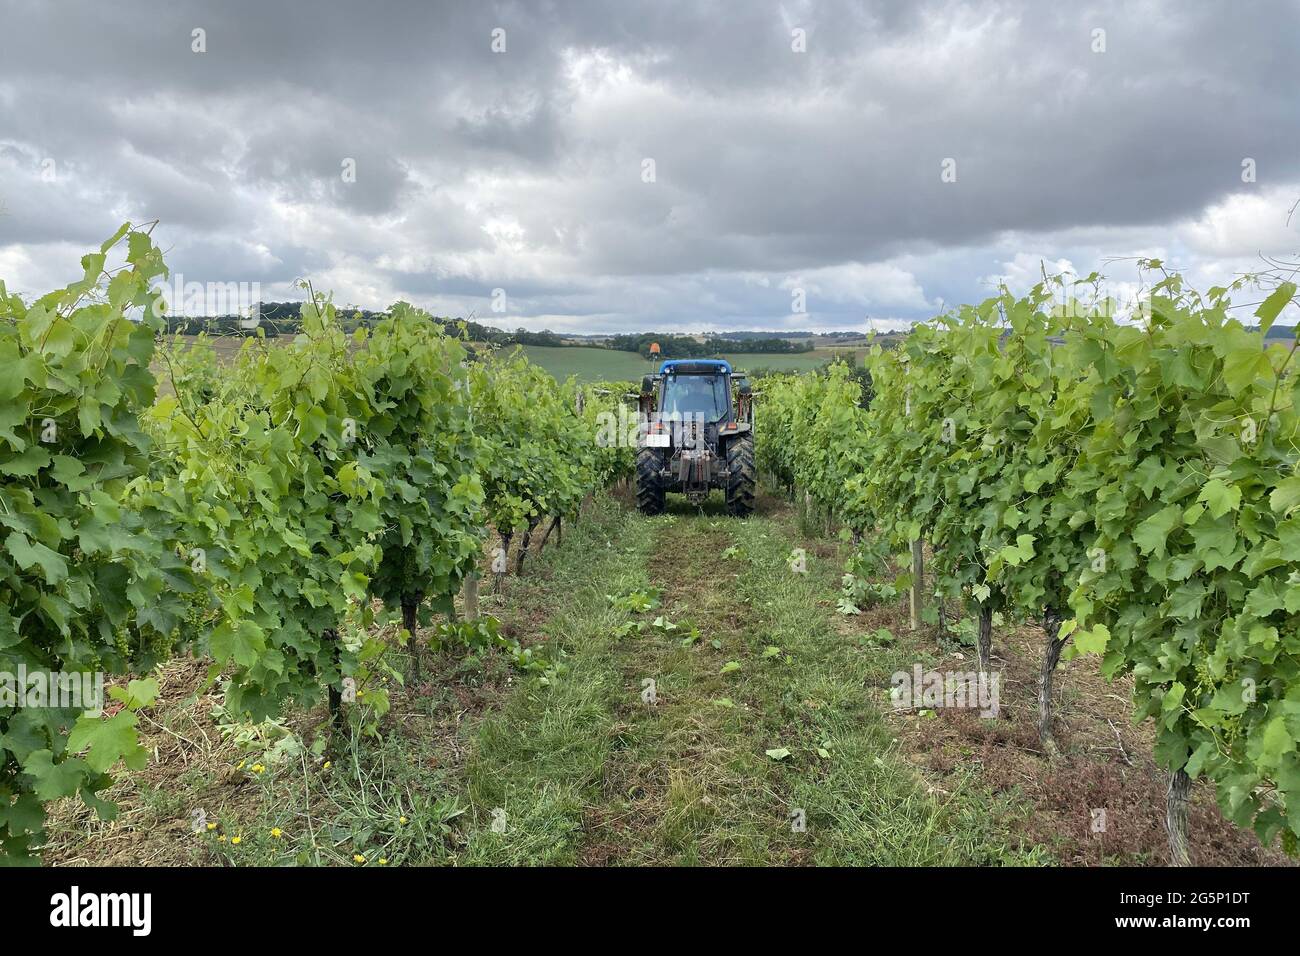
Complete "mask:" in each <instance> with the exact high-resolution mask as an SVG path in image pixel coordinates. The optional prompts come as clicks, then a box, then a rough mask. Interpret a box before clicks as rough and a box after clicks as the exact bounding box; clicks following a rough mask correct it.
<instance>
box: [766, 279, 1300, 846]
mask: <svg viewBox="0 0 1300 956" xmlns="http://www.w3.org/2000/svg"><path fill="white" fill-rule="evenodd" d="M1145 266H1146V267H1147V268H1149V269H1151V270H1154V272H1155V273H1156V277H1157V279H1158V281H1156V282H1155V283H1154V285H1153V286H1152V287H1151V289H1150V291H1149V293H1148V294H1147V295H1146V296H1145V297H1144V299H1143V301H1142V303H1141V307H1140V308H1139V310H1138V313H1137V316H1136V319H1135V320H1130V321H1119V320H1117V319H1116V317H1115V314H1116V310H1115V304H1114V303H1113V302H1111V301H1110V300H1107V299H1104V298H1102V297H1101V296H1100V295H1099V294H1098V292H1097V289H1098V288H1099V283H1100V277H1098V276H1090V277H1088V279H1086V280H1078V281H1074V282H1070V281H1066V280H1065V279H1062V278H1060V277H1056V278H1052V279H1045V280H1044V281H1043V282H1042V283H1040V284H1039V285H1038V286H1036V287H1035V288H1034V289H1033V290H1032V291H1031V292H1029V293H1028V294H1027V295H1026V296H1024V297H1019V298H1017V297H1015V296H1013V295H1011V294H1010V293H1009V292H1007V291H1006V290H1005V289H1004V290H1002V292H1001V293H1000V294H999V295H997V296H994V297H992V298H990V299H988V300H986V301H984V302H981V303H979V304H977V305H970V306H964V307H962V308H960V309H957V310H956V311H954V312H951V313H949V314H946V315H943V316H941V317H939V318H937V319H935V320H934V321H932V322H928V323H923V324H921V325H918V326H917V327H916V328H915V329H914V331H913V332H912V333H911V334H910V335H909V336H908V337H907V339H906V340H905V341H904V342H903V343H902V344H901V345H900V346H899V347H898V348H897V349H891V350H885V349H882V348H880V347H879V346H877V347H875V348H874V349H873V350H872V353H871V355H870V357H869V358H868V360H867V366H868V369H869V371H870V375H871V383H872V388H873V391H874V396H873V399H872V401H871V403H870V407H869V408H868V409H864V408H862V407H860V406H861V402H860V401H859V397H860V394H861V390H860V389H859V388H857V386H856V384H855V383H854V382H853V381H852V380H851V379H850V378H849V376H848V374H847V371H846V370H845V369H842V368H841V369H834V368H833V369H832V370H831V372H830V374H829V375H825V376H817V377H800V378H786V379H776V380H771V381H769V382H768V383H766V384H765V387H764V390H763V393H762V395H761V402H760V404H759V406H758V407H759V415H760V421H759V429H760V432H761V433H762V434H763V435H764V436H765V438H766V440H765V441H764V442H763V443H761V449H762V451H761V454H762V455H763V457H764V461H763V464H764V467H765V469H766V470H767V471H768V473H769V474H771V475H773V476H774V477H775V478H776V479H777V480H778V481H780V482H783V483H785V484H787V485H789V486H794V485H797V486H798V487H800V488H802V489H805V490H806V492H807V494H808V495H809V496H810V497H811V498H812V499H813V501H814V502H815V503H816V504H817V505H818V506H819V507H820V508H822V509H825V510H826V511H828V512H833V513H834V514H835V515H836V516H837V518H838V519H839V520H840V521H841V522H842V523H843V524H844V525H845V526H847V527H848V528H849V529H851V530H852V531H853V532H854V533H855V537H858V538H860V539H862V540H863V542H864V544H863V546H862V553H860V554H859V555H858V557H857V561H858V565H859V566H861V565H862V564H863V563H864V561H863V556H864V554H866V553H868V552H870V551H871V550H872V549H879V548H880V547H882V546H883V547H884V548H885V550H890V549H892V550H893V551H894V552H895V553H897V552H898V551H900V550H902V549H905V548H906V547H908V546H909V545H910V544H911V543H912V542H915V541H918V540H922V539H923V540H925V541H927V542H928V543H929V545H930V547H931V549H932V553H933V558H932V565H931V570H932V572H933V593H935V594H937V595H938V596H939V597H940V598H941V599H943V600H945V601H958V602H971V603H973V604H974V605H975V606H976V608H977V611H978V615H979V638H978V651H979V660H980V667H981V669H987V668H988V667H989V641H990V633H991V622H992V617H993V614H994V612H1000V613H1002V614H1003V615H1005V616H1008V617H1011V618H1016V619H1020V620H1029V621H1035V622H1038V623H1040V624H1041V625H1042V626H1043V628H1044V649H1043V661H1042V669H1041V677H1040V688H1039V705H1040V706H1039V710H1040V714H1039V729H1040V735H1041V737H1042V740H1043V743H1044V746H1045V747H1047V748H1048V749H1049V750H1051V751H1053V752H1055V749H1056V748H1055V741H1054V739H1053V735H1052V714H1051V705H1052V679H1053V672H1054V670H1055V668H1056V665H1057V662H1058V660H1059V659H1060V658H1061V657H1062V655H1063V654H1064V655H1065V656H1067V657H1068V656H1073V655H1077V654H1098V655H1100V656H1101V667H1102V671H1103V673H1104V674H1106V675H1107V676H1111V677H1114V676H1118V675H1122V674H1128V675H1132V678H1133V686H1134V707H1135V719H1143V718H1150V719H1152V720H1153V722H1154V724H1155V728H1156V733H1157V738H1156V747H1155V756H1156V759H1157V761H1158V763H1159V764H1160V765H1161V766H1163V767H1164V768H1166V769H1167V770H1168V771H1169V772H1170V774H1171V777H1170V788H1169V797H1170V806H1169V820H1170V835H1171V850H1172V856H1173V858H1174V860H1175V861H1176V862H1185V861H1186V858H1187V848H1186V838H1185V820H1186V801H1187V798H1188V793H1189V788H1190V781H1191V780H1192V779H1193V778H1195V777H1205V778H1208V779H1209V780H1210V781H1212V782H1213V783H1214V785H1215V787H1216V789H1217V793H1218V799H1219V803H1220V806H1221V808H1222V809H1223V811H1224V813H1225V815H1226V816H1227V817H1228V818H1229V819H1231V820H1233V821H1234V822H1235V823H1237V824H1238V825H1241V826H1252V825H1253V827H1254V828H1255V830H1256V832H1257V833H1258V835H1259V837H1260V839H1261V841H1263V842H1264V843H1265V844H1268V843H1269V842H1271V841H1272V840H1273V839H1274V838H1276V837H1277V836H1278V835H1279V834H1280V835H1281V839H1282V843H1283V846H1284V847H1285V848H1286V849H1287V850H1288V851H1290V852H1294V851H1295V848H1296V841H1297V837H1298V836H1300V753H1298V752H1297V741H1300V586H1298V585H1300V512H1298V511H1297V508H1298V507H1300V477H1297V473H1296V467H1297V462H1298V461H1300V431H1298V429H1300V419H1298V418H1297V414H1296V410H1297V406H1296V398H1297V392H1298V391H1300V378H1298V377H1297V376H1296V375H1295V374H1294V365H1293V355H1294V353H1295V350H1296V345H1295V344H1294V343H1291V344H1289V345H1286V346H1283V345H1278V344H1273V343H1271V342H1269V341H1266V339H1265V338H1264V336H1265V333H1267V331H1268V328H1269V326H1270V325H1271V324H1272V322H1273V321H1274V319H1275V318H1276V317H1277V316H1278V315H1279V314H1280V312H1281V311H1282V309H1283V308H1285V307H1286V306H1287V305H1288V304H1289V303H1291V302H1293V301H1294V300H1295V296H1296V286H1295V285H1294V284H1293V283H1291V282H1290V281H1284V282H1280V283H1277V284H1276V287H1275V288H1274V289H1273V291H1272V292H1271V294H1269V295H1268V296H1267V297H1266V298H1265V300H1264V301H1263V302H1262V304H1260V305H1259V307H1258V309H1257V310H1256V312H1255V317H1256V320H1257V322H1258V327H1257V328H1254V329H1248V328H1247V327H1245V326H1244V325H1243V324H1242V323H1241V322H1240V321H1238V320H1236V319H1234V318H1232V317H1231V316H1232V304H1231V301H1230V298H1229V296H1230V295H1231V293H1232V292H1233V291H1235V290H1236V289H1239V288H1241V287H1242V285H1243V282H1241V281H1239V282H1237V283H1235V284H1234V285H1233V286H1232V287H1230V288H1215V289H1212V290H1210V291H1209V292H1208V293H1207V294H1206V295H1204V296H1202V295H1200V294H1198V293H1197V292H1195V291H1194V290H1192V289H1190V288H1188V287H1187V286H1186V285H1185V284H1184V282H1183V280H1182V278H1181V276H1179V275H1178V274H1177V273H1171V272H1167V271H1166V270H1164V268H1163V266H1162V265H1161V264H1160V263H1158V262H1151V263H1146V264H1145ZM882 543H883V545H882ZM865 563H867V564H869V563H870V562H865ZM915 583H917V584H919V583H920V582H915ZM929 589H930V586H929V585H927V590H929Z"/></svg>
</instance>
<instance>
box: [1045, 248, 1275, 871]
mask: <svg viewBox="0 0 1300 956" xmlns="http://www.w3.org/2000/svg"><path fill="white" fill-rule="evenodd" d="M1228 292H1229V290H1227V289H1222V288H1218V289H1212V290H1211V291H1210V293H1209V294H1208V296H1206V297H1204V298H1203V297H1201V296H1199V295H1198V294H1196V293H1195V292H1193V291H1191V290H1189V289H1187V288H1186V287H1185V286H1184V285H1183V282H1182V279H1181V277H1180V276H1178V275H1177V274H1169V275H1167V276H1166V277H1165V278H1164V279H1162V280H1161V281H1160V282H1159V283H1158V284H1157V285H1156V286H1155V287H1154V288H1153V290H1152V294H1151V298H1150V316H1149V318H1148V319H1147V321H1146V322H1145V323H1144V324H1143V325H1142V326H1138V327H1133V326H1124V327H1120V328H1117V329H1115V330H1114V335H1113V337H1111V338H1110V339H1101V338H1100V337H1093V338H1091V340H1090V341H1088V342H1087V343H1086V345H1084V346H1081V351H1082V353H1083V354H1084V355H1086V356H1087V357H1088V358H1090V359H1091V360H1092V362H1091V367H1090V370H1089V371H1088V373H1087V378H1086V379H1082V385H1081V387H1082V388H1083V389H1085V394H1087V396H1088V400H1089V401H1090V404H1091V407H1092V409H1093V414H1094V424H1093V427H1092V428H1090V429H1088V430H1087V431H1085V432H1084V433H1083V434H1082V435H1081V436H1080V447H1079V457H1078V461H1077V463H1076V464H1075V467H1074V468H1073V469H1072V470H1071V474H1070V476H1069V480H1068V489H1067V494H1069V495H1070V496H1071V497H1072V499H1073V500H1074V501H1076V502H1078V503H1079V505H1080V506H1081V509H1083V511H1084V513H1083V514H1081V515H1079V516H1078V519H1077V520H1078V522H1079V523H1085V522H1088V521H1091V523H1092V524H1093V525H1094V527H1095V529H1096V538H1095V540H1094V542H1093V543H1092V546H1093V547H1094V548H1096V549H1098V553H1099V554H1101V555H1104V556H1105V557H1106V560H1105V561H1104V562H1098V563H1097V565H1096V567H1093V566H1091V565H1090V566H1089V568H1088V569H1087V571H1085V573H1084V574H1083V575H1082V577H1081V579H1080V581H1079V583H1078V586H1077V588H1076V589H1075V591H1074V593H1073V595H1072V605H1073V608H1074V610H1075V612H1076V614H1077V616H1078V621H1079V626H1080V631H1079V633H1078V635H1077V636H1076V638H1075V643H1076V647H1078V648H1081V649H1088V650H1095V651H1098V652H1101V653H1102V654H1104V663H1103V667H1104V670H1105V672H1106V673H1109V674H1117V673H1124V672H1130V673H1132V674H1133V677H1134V681H1135V701H1136V705H1137V713H1138V716H1140V717H1142V716H1145V717H1151V718H1153V719H1154V720H1155V721H1156V725H1157V728H1158V730H1159V735H1158V740H1157V745H1156V754H1157V757H1158V759H1159V760H1160V762H1161V763H1162V764H1163V765H1164V766H1166V767H1168V768H1170V769H1177V768H1182V767H1185V768H1186V770H1187V772H1188V773H1189V774H1191V775H1192V776H1198V775H1205V776H1208V777H1209V778H1210V779H1211V780H1213V781H1214V782H1215V784H1216V785H1217V788H1218V794H1219V802H1220V805H1221V806H1222V808H1223V809H1224V811H1225V813H1226V814H1227V815H1228V816H1229V817H1230V818H1231V819H1233V820H1234V821H1235V822H1237V823H1238V824H1239V825H1248V824H1250V823H1251V822H1252V821H1253V823H1254V825H1255V828H1256V830H1257V832H1258V833H1259V834H1260V837H1261V838H1262V839H1263V840H1265V841H1266V842H1267V841H1269V840H1271V839H1272V838H1273V837H1274V836H1276V835H1277V833H1278V832H1279V831H1283V830H1284V831H1285V832H1284V836H1283V840H1284V845H1285V846H1286V847H1287V848H1288V849H1289V850H1291V851H1292V852H1294V850H1295V847H1296V837H1297V835H1300V754H1297V751H1296V743H1297V740H1300V587H1298V586H1297V585H1300V515H1298V514H1297V508H1300V477H1297V475H1296V465H1297V461H1298V460H1300V432H1298V430H1297V429H1298V425H1300V421H1298V419H1297V415H1296V395H1297V386H1298V381H1297V378H1296V376H1295V375H1294V373H1293V364H1292V360H1293V356H1294V354H1295V350H1296V344H1295V343H1292V344H1291V345H1290V346H1289V347H1288V346H1281V345H1274V344H1267V345H1266V343H1265V340H1264V338H1263V335H1262V332H1260V331H1249V330H1247V329H1246V328H1244V327H1243V325H1242V324H1241V323H1240V322H1239V321H1237V320H1236V319H1233V318H1230V312H1229V302H1228V298H1227V295H1228ZM1295 293H1296V287H1295V286H1294V285H1293V284H1292V283H1290V282H1284V283H1282V284H1281V286H1280V287H1279V288H1277V289H1276V290H1275V291H1274V292H1273V293H1272V294H1271V295H1270V296H1268V298H1267V299H1266V300H1265V301H1264V303H1263V304H1262V305H1261V306H1260V308H1259V310H1258V311H1257V313H1256V315H1257V317H1258V318H1259V320H1260V322H1261V327H1262V331H1267V328H1268V326H1269V325H1271V324H1272V322H1273V320H1274V319H1275V318H1276V317H1277V315H1278V314H1279V313H1280V312H1281V310H1282V309H1283V308H1284V307H1285V306H1286V305H1287V303H1289V302H1292V301H1294V298H1295ZM1078 371H1079V372H1080V373H1082V371H1083V370H1082V369H1078Z"/></svg>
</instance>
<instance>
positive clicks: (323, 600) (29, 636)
mask: <svg viewBox="0 0 1300 956" xmlns="http://www.w3.org/2000/svg"><path fill="white" fill-rule="evenodd" d="M111 257H119V258H121V259H123V260H124V262H123V264H122V265H120V267H110V258H111ZM82 267H83V275H82V277H81V278H80V279H79V280H78V281H77V282H75V283H73V284H72V285H69V286H68V287H66V288H64V289H61V290H58V291H56V292H53V293H50V294H49V295H47V296H44V297H43V298H41V299H38V300H36V301H35V302H32V303H30V304H28V303H26V302H24V301H23V300H22V299H21V298H20V297H18V296H16V295H11V294H9V293H7V291H6V290H5V288H4V286H3V284H2V283H0V366H2V367H3V368H4V369H5V372H4V378H3V380H2V381H0V596H2V597H3V603H2V604H0V672H5V673H8V674H13V673H18V672H19V671H20V670H23V671H25V672H27V673H63V674H67V673H74V672H77V673H80V672H87V673H90V672H93V673H106V674H110V675H125V676H127V677H131V676H132V675H141V674H146V673H147V672H148V670H149V669H150V668H151V667H152V665H153V664H155V663H156V662H158V661H161V660H164V659H166V658H167V657H169V656H171V655H175V654H178V653H195V654H198V655H202V656H205V657H208V658H210V659H211V661H212V665H211V671H210V679H211V680H216V679H218V678H222V679H224V681H225V684H224V691H225V706H226V707H227V709H228V710H230V711H231V712H232V713H236V714H240V715H243V716H244V717H246V718H248V719H252V720H260V719H263V718H266V717H270V716H273V715H275V714H278V713H280V712H282V711H283V709H284V708H285V707H287V706H290V705H293V704H305V705H311V704H313V703H317V702H318V701H319V700H320V697H321V694H322V692H325V693H327V695H328V697H329V700H330V703H331V705H332V707H333V709H334V711H335V713H336V717H337V716H338V715H339V713H340V711H339V704H340V702H341V700H342V699H343V695H344V692H345V689H346V690H348V691H350V692H354V693H355V694H356V699H361V698H362V696H363V695H364V700H365V702H366V707H365V713H366V714H367V715H368V719H371V720H376V719H377V718H378V717H379V716H381V715H382V714H383V713H384V711H385V710H386V708H387V695H386V692H385V690H384V682H383V681H381V680H380V678H381V677H383V676H384V675H385V674H390V673H391V672H390V671H389V669H388V666H387V665H386V664H385V663H384V659H383V653H384V650H385V649H386V645H385V642H384V640H383V639H382V638H381V637H380V636H379V635H380V634H381V633H382V632H381V631H380V629H377V628H376V627H375V626H374V625H375V624H376V613H377V612H376V609H375V605H376V603H379V604H381V605H382V606H383V607H384V608H385V610H386V611H391V612H393V613H400V615H401V620H402V622H403V629H402V631H401V632H400V633H401V638H400V639H401V640H402V641H408V640H410V639H411V637H412V635H413V634H414V633H415V629H416V621H417V617H418V615H419V613H420V609H421V608H427V609H428V611H431V612H438V611H442V612H450V611H451V609H452V607H453V603H452V602H453V597H454V595H455V594H456V593H457V592H458V590H459V589H460V588H461V586H462V584H463V583H464V582H465V581H466V580H467V578H470V577H472V576H474V575H476V572H477V569H478V564H479V558H480V555H481V553H482V547H483V541H484V539H485V537H486V535H487V533H488V531H489V527H494V528H496V529H497V530H498V531H500V532H501V533H502V534H503V535H504V536H506V537H507V540H508V536H509V535H511V534H513V533H515V532H516V531H518V530H521V529H523V530H531V529H532V528H534V527H536V525H537V524H538V522H540V521H541V520H542V519H543V518H544V517H546V516H551V517H553V518H554V519H559V518H561V517H563V516H568V515H572V514H574V513H575V512H576V510H577V509H578V507H579V504H580V503H581V501H582V500H583V498H584V497H585V496H586V495H588V494H590V493H591V492H593V491H595V490H597V489H598V488H600V487H602V486H604V485H605V484H607V483H608V482H610V481H611V480H613V479H614V478H616V477H619V476H620V475H621V474H623V473H625V472H626V471H627V469H628V467H629V466H630V455H629V452H628V450H627V449H623V448H618V447H609V448H605V447H600V446H599V445H598V444H597V442H596V439H595V436H596V434H597V428H596V417H597V416H598V415H599V414H600V413H601V412H602V411H608V410H609V408H606V407H604V406H603V405H602V399H601V398H600V397H599V396H593V398H592V400H591V401H588V402H583V401H581V400H579V399H578V397H577V395H576V394H575V388H574V386H573V385H572V384H567V385H561V384H557V383H556V382H555V381H554V379H552V378H551V377H550V376H548V375H546V374H545V373H543V372H541V371H539V370H538V369H536V368H534V367H532V366H529V365H528V364H527V363H526V362H523V361H522V360H511V361H504V360H495V359H491V360H487V361H483V360H480V359H479V358H478V357H477V356H474V355H472V354H471V353H469V352H468V351H467V349H466V347H465V345H464V344H463V343H462V342H461V341H459V340H458V339H456V338H455V337H453V336H449V335H447V334H445V333H444V332H443V330H442V328H441V326H440V325H439V324H438V323H435V322H434V321H432V320H431V318H430V317H429V316H428V315H427V314H426V313H424V312H422V311H420V310H418V309H415V308H413V307H411V306H409V305H407V304H405V303H398V304H397V305H395V306H394V307H393V308H392V309H391V310H390V312H389V313H388V315H387V317H386V318H384V319H383V320H382V321H380V322H379V323H378V324H377V325H376V326H375V327H374V328H373V329H365V328H361V329H358V330H357V331H356V332H355V333H353V334H351V335H348V334H346V333H345V332H344V330H343V328H342V325H341V322H340V320H339V317H338V315H337V313H336V310H335V308H334V306H333V305H332V303H331V302H330V300H329V299H328V297H326V296H323V295H320V294H317V293H315V292H314V291H313V292H311V296H310V301H308V302H307V303H305V304H304V307H303V310H302V332H301V334H299V335H297V336H296V337H295V338H294V339H293V341H292V342H290V343H288V344H286V345H275V346H271V345H270V344H268V343H267V342H266V341H265V340H264V339H260V338H251V337H250V338H249V339H248V340H246V341H245V343H244V345H243V347H242V348H241V350H240V351H239V353H238V355H237V357H236V358H235V360H234V363H233V364H232V365H229V366H227V367H223V368H221V369H220V370H218V369H217V367H216V364H215V361H214V359H213V357H212V353H211V350H210V349H208V348H205V347H204V346H203V344H202V343H200V344H199V345H198V346H191V347H186V346H183V345H172V346H169V347H168V346H164V347H163V348H161V349H160V348H158V346H157V342H158V341H159V339H160V337H161V331H162V329H163V322H164V319H163V314H164V312H165V307H164V305H163V303H162V302H161V301H160V298H159V295H160V294H159V292H158V291H156V289H155V285H156V282H157V280H158V279H159V278H161V277H163V276H165V275H166V265H165V263H164V261H163V257H162V255H161V253H160V251H159V250H158V249H157V247H156V246H155V245H154V244H153V241H152V239H151V238H150V236H149V234H148V232H147V231H143V230H139V229H134V228H132V227H131V226H130V225H129V224H128V225H126V226H123V227H122V229H121V230H119V232H118V233H117V235H115V236H114V237H113V238H111V239H110V240H109V241H108V242H106V243H104V245H103V246H102V247H101V249H100V250H99V251H98V252H96V253H93V254H91V255H88V256H86V257H85V258H84V259H83V260H82ZM309 291H310V290H309ZM155 370H156V373H157V374H155ZM612 401H613V399H612V398H610V399H607V400H604V405H609V404H610V403H612ZM521 560H522V558H521ZM412 657H413V660H414V661H416V662H418V660H419V655H418V651H416V652H415V653H413V655H412ZM157 690H158V687H157V684H156V682H154V681H153V680H151V679H149V678H147V677H146V678H143V679H130V680H128V681H127V682H126V683H125V685H124V686H121V687H114V689H113V690H112V692H111V693H112V695H113V696H114V697H115V698H116V699H117V704H115V705H114V706H111V707H109V708H108V715H99V714H86V713H83V712H82V711H81V710H80V709H76V708H72V707H62V708H60V707H46V706H19V705H18V702H11V701H4V702H0V857H9V858H13V859H20V860H21V859H25V858H30V857H31V855H32V854H33V852H34V851H35V850H36V849H37V848H38V847H39V845H40V842H41V840H42V838H43V832H42V831H43V823H44V805H45V804H46V803H48V802H50V801H52V800H56V799H59V798H63V797H69V796H74V795H79V796H80V797H81V798H82V799H83V800H85V801H86V802H87V803H88V804H90V805H92V806H94V807H95V808H96V809H97V810H98V812H99V813H100V814H101V816H104V817H105V818H108V817H111V816H112V814H113V813H114V812H115V808H114V806H113V805H112V804H111V803H110V802H108V801H106V800H104V799H102V797H100V796H99V794H100V793H101V791H103V790H104V789H105V788H106V787H107V786H108V785H109V784H110V783H111V782H112V776H111V771H113V770H115V769H116V768H117V767H118V766H119V765H120V764H125V765H126V767H127V768H128V769H138V768H139V767H140V766H141V765H142V763H143V761H144V759H145V756H146V755H145V752H144V750H143V749H142V748H141V747H140V745H139V743H138V740H137V733H136V726H137V721H138V716H137V713H138V711H139V709H140V708H141V707H143V706H145V705H147V704H148V703H150V702H151V701H152V700H153V698H154V696H155V695H156V693H157ZM11 703H12V704H13V706H9V704H11ZM119 705H120V706H119Z"/></svg>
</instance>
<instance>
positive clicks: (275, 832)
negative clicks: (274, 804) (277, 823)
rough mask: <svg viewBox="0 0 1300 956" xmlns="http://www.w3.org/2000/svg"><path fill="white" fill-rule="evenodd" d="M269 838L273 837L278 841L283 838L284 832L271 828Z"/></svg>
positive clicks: (277, 828)
mask: <svg viewBox="0 0 1300 956" xmlns="http://www.w3.org/2000/svg"><path fill="white" fill-rule="evenodd" d="M271 836H273V837H275V838H276V839H277V840H278V839H280V837H282V836H284V831H283V830H281V829H280V828H279V827H271Z"/></svg>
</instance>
